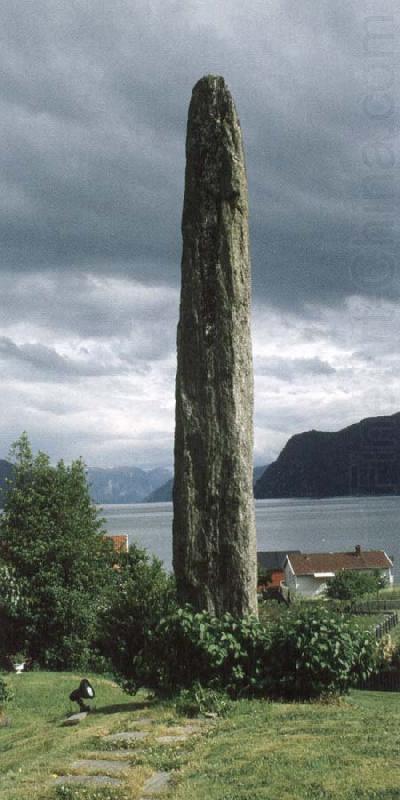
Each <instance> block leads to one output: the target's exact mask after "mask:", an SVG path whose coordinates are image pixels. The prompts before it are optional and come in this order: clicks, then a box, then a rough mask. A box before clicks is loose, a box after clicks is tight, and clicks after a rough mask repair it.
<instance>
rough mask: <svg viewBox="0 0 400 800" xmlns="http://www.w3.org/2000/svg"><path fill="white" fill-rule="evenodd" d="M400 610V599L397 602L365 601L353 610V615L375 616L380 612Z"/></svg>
mask: <svg viewBox="0 0 400 800" xmlns="http://www.w3.org/2000/svg"><path fill="white" fill-rule="evenodd" d="M397 608H398V609H399V610H400V599H396V600H364V602H362V603H357V605H356V606H354V607H353V608H352V611H353V614H375V613H376V612H378V613H379V612H380V611H393V609H397Z"/></svg>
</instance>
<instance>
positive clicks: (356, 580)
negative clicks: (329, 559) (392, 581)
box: [326, 570, 385, 601]
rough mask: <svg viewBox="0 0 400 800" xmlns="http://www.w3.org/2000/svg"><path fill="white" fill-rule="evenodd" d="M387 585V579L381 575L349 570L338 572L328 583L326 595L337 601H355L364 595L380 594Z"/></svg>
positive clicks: (377, 572) (377, 571)
mask: <svg viewBox="0 0 400 800" xmlns="http://www.w3.org/2000/svg"><path fill="white" fill-rule="evenodd" d="M384 585H385V579H384V578H382V576H381V575H380V573H379V570H375V571H374V572H363V571H362V570H347V571H344V570H343V571H341V572H337V573H336V575H335V577H334V578H331V580H330V581H329V583H328V587H327V590H326V593H327V595H328V597H331V598H333V599H335V600H350V601H354V600H356V599H357V598H358V597H362V596H363V595H364V594H372V593H374V592H378V591H379V589H382V588H383V587H384Z"/></svg>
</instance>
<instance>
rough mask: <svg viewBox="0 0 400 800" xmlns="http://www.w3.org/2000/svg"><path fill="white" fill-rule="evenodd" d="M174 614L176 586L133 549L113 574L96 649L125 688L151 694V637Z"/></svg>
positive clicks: (153, 560)
mask: <svg viewBox="0 0 400 800" xmlns="http://www.w3.org/2000/svg"><path fill="white" fill-rule="evenodd" d="M174 608H175V584H174V581H173V579H172V578H171V577H170V576H169V575H168V574H167V573H166V572H165V570H164V569H163V566H162V564H161V562H160V561H159V560H158V559H157V558H155V557H150V556H149V555H148V553H147V552H146V550H142V549H141V548H139V547H137V546H136V545H131V547H130V548H129V553H128V554H126V557H125V558H123V559H121V563H120V565H119V570H118V571H116V572H115V585H114V586H113V589H112V592H110V594H109V597H108V600H107V602H106V603H105V604H104V608H103V609H102V612H101V614H100V619H99V632H98V643H97V644H98V648H99V650H100V652H101V654H102V655H103V657H104V658H106V659H108V660H109V662H110V663H111V665H112V668H113V670H114V672H115V674H116V676H117V678H118V679H119V681H120V683H121V685H122V686H123V688H124V689H125V690H126V691H128V692H135V691H136V689H137V688H139V686H140V685H146V686H148V688H153V687H154V685H155V681H154V679H153V680H152V679H151V673H152V672H153V669H155V668H153V666H152V663H153V662H152V660H151V659H152V657H151V655H150V652H149V649H150V650H151V647H152V645H153V636H154V632H155V630H156V629H157V626H158V624H159V622H160V620H161V619H163V618H164V617H165V616H166V615H168V614H169V613H170V612H171V611H172V609H174Z"/></svg>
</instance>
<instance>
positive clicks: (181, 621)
mask: <svg viewBox="0 0 400 800" xmlns="http://www.w3.org/2000/svg"><path fill="white" fill-rule="evenodd" d="M120 579H121V586H120V592H119V594H117V596H116V599H114V602H113V603H112V605H111V607H110V608H109V609H108V610H107V611H106V612H105V620H104V632H105V635H103V642H104V643H105V644H106V653H105V654H106V655H107V656H108V657H109V658H110V659H111V662H112V664H113V668H114V670H115V672H116V675H117V676H118V677H119V680H120V683H121V685H122V686H123V687H124V688H125V689H126V690H127V691H129V692H135V691H136V690H137V689H138V688H139V687H141V686H144V687H147V688H148V689H153V690H155V691H156V692H158V693H165V694H170V695H171V694H173V693H175V692H177V691H180V690H182V689H189V688H190V687H192V686H193V684H194V683H197V684H199V685H200V686H201V687H203V688H204V687H208V688H211V689H215V690H217V691H225V692H227V693H228V694H229V696H230V697H232V698H236V697H240V696H265V697H268V696H269V697H273V696H279V697H285V698H293V699H294V698H299V699H302V698H303V699H307V698H313V697H321V696H328V695H332V694H340V693H344V692H347V691H348V689H349V688H350V687H351V686H353V685H356V684H357V682H358V681H359V680H360V679H366V678H367V677H368V676H369V675H370V674H372V672H374V671H375V670H376V668H377V664H378V651H377V646H376V642H375V638H374V636H373V635H372V634H370V633H368V632H365V631H363V630H361V629H359V628H358V626H357V625H355V624H354V623H352V622H350V621H347V620H346V618H345V617H344V616H343V615H341V614H337V613H333V612H330V611H329V610H326V609H324V608H321V607H319V606H314V605H311V604H310V606H309V607H307V608H305V609H300V610H299V609H294V610H293V611H291V612H288V613H286V614H284V615H283V616H282V618H281V619H280V620H279V621H278V622H277V623H274V624H271V625H269V626H266V625H263V624H262V623H260V622H259V621H258V620H257V619H256V618H255V617H252V616H248V617H244V618H242V619H238V618H235V617H233V616H232V615H231V614H224V615H223V616H221V617H219V618H216V617H212V616H211V615H210V614H208V613H207V612H205V611H203V612H196V611H194V610H193V609H192V608H191V607H190V606H185V607H183V608H182V607H178V606H177V603H176V599H175V594H174V589H173V585H172V583H171V580H170V579H169V578H168V576H166V574H165V573H164V572H163V570H162V567H161V565H160V564H159V563H157V562H156V561H153V562H151V561H150V560H149V558H148V557H147V556H146V554H145V553H144V552H143V551H140V550H138V549H134V550H132V552H131V554H130V564H129V567H128V569H127V570H126V571H124V570H122V572H121V573H120Z"/></svg>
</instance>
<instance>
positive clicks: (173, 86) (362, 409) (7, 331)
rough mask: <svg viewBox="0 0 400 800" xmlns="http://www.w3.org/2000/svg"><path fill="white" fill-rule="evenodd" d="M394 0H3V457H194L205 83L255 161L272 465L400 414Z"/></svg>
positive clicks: (259, 430) (263, 388) (256, 336)
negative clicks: (188, 148)
mask: <svg viewBox="0 0 400 800" xmlns="http://www.w3.org/2000/svg"><path fill="white" fill-rule="evenodd" d="M396 6H397V4H395V3H394V2H392V0H388V2H384V1H383V0H375V2H366V1H365V0H335V2H332V0H298V1H297V2H295V0H286V1H285V0H246V3H241V2H238V0H183V1H182V2H180V0H176V1H175V0H141V2H138V1H137V0H103V1H102V2H99V0H85V1H84V2H83V0H70V2H68V3H65V2H56V0H35V2H27V1H26V0H24V1H22V0H13V2H12V3H10V2H9V1H8V0H1V2H0V8H1V26H0V40H1V48H0V70H1V76H2V78H1V82H0V92H1V96H0V103H1V106H0V141H1V147H0V242H1V262H0V263H1V293H0V366H1V373H2V388H1V415H0V457H6V455H7V452H8V448H9V446H10V444H11V443H12V441H13V440H15V439H16V438H17V437H18V436H19V434H20V433H21V431H22V430H24V429H25V430H27V432H28V434H29V435H30V438H31V440H32V442H33V444H34V446H35V448H37V447H40V448H42V449H44V450H45V451H47V452H49V453H50V455H51V457H52V458H53V459H57V458H61V457H64V458H65V459H67V460H69V459H71V458H74V457H77V456H79V455H82V456H83V457H84V459H85V461H86V462H87V463H88V464H89V465H93V466H107V465H121V464H135V465H137V466H144V467H150V466H156V465H165V466H170V465H172V450H173V429H174V378H175V337H176V324H177V318H178V302H179V281H180V256H181V234H180V218H181V212H182V199H183V177H184V166H185V165H184V148H185V128H186V117H187V109H188V104H189V101H190V96H191V90H192V87H193V85H194V84H195V83H196V81H197V80H198V79H199V78H200V77H201V76H202V75H204V74H206V73H215V74H221V75H223V76H224V77H225V79H226V81H227V83H228V85H229V87H230V89H231V91H232V94H233V96H234V98H235V102H236V105H237V108H238V111H239V115H240V119H241V124H242V129H243V135H244V142H245V149H246V158H247V169H248V178H249V193H250V211H251V249H252V264H253V346H254V365H255V406H256V407H255V444H256V447H255V461H256V463H258V464H262V463H266V462H268V461H270V460H272V459H273V458H275V457H276V455H277V454H278V453H279V450H280V449H281V447H282V446H283V445H284V443H285V442H286V440H287V438H288V437H289V436H291V435H292V434H293V433H297V432H300V431H302V430H308V429H310V428H318V429H322V430H337V429H339V428H341V427H343V426H344V425H346V424H349V423H350V422H354V421H357V420H358V419H360V418H361V417H363V416H369V415H373V414H379V413H382V414H388V413H393V412H395V411H399V410H400V403H399V396H400V378H399V376H400V354H399V341H400V306H399V287H400V276H399V274H398V250H399V163H400V162H399V141H400V140H399V85H400V83H399V63H400V47H399V42H400V36H399V13H398V11H397V8H396Z"/></svg>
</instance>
